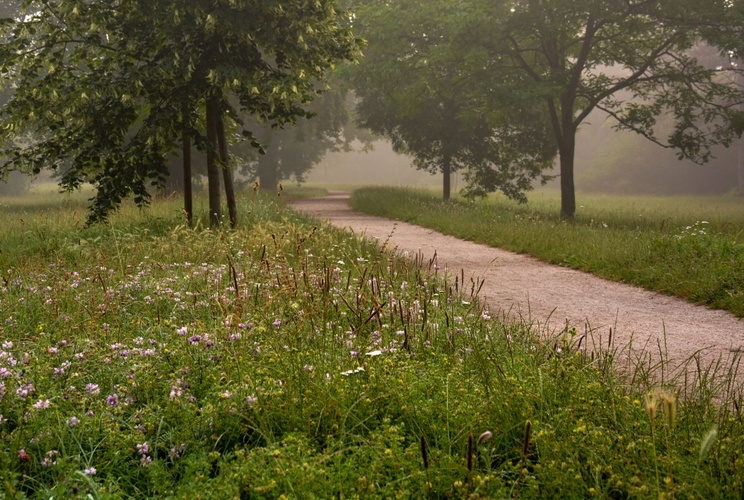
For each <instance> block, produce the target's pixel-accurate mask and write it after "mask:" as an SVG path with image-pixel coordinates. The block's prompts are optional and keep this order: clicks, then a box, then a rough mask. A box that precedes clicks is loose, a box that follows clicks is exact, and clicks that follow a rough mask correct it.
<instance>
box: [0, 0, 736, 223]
mask: <svg viewBox="0 0 744 500" xmlns="http://www.w3.org/2000/svg"><path fill="white" fill-rule="evenodd" d="M743 5H744V0H627V1H623V2H617V1H616V0H470V1H468V2H458V1H454V0H400V1H396V2H388V1H386V0H364V1H362V0H345V2H344V4H343V5H342V6H339V5H337V3H336V2H335V1H328V0H320V1H307V0H286V1H256V0H149V1H145V0H101V1H98V2H89V1H85V0H18V1H15V2H14V1H12V0H5V1H4V2H0V10H1V9H5V10H4V11H1V12H0V15H2V16H3V19H2V20H1V21H0V75H2V79H3V82H4V89H5V96H6V102H5V103H4V105H3V107H2V110H1V111H0V127H2V129H3V137H2V142H1V143H0V157H1V158H2V164H0V175H2V176H7V175H8V174H9V173H10V172H13V171H18V172H26V173H38V172H40V171H41V170H43V169H52V170H55V171H57V172H58V175H59V176H60V184H61V186H62V187H63V188H64V189H76V188H78V187H79V186H81V185H82V184H83V183H91V184H93V185H94V186H95V188H96V195H95V197H94V199H93V200H92V206H91V213H90V218H89V221H90V222H95V221H99V220H103V219H105V218H106V216H107V215H108V214H109V213H110V212H111V211H112V210H115V209H116V207H117V206H118V204H119V203H120V202H121V201H122V200H123V199H124V198H126V197H130V196H131V197H133V198H134V200H135V202H137V203H138V204H141V205H144V204H147V203H148V201H149V199H150V197H151V196H152V192H153V189H163V188H164V187H165V185H166V181H167V179H168V178H172V179H174V180H177V181H178V182H177V183H175V184H174V185H177V186H178V188H179V189H183V191H184V207H185V210H186V213H187V214H188V215H189V217H191V215H192V212H193V207H192V204H191V203H192V202H191V191H192V188H191V179H192V177H193V176H194V172H193V170H192V156H193V155H192V149H196V150H197V151H200V152H201V154H203V155H204V157H205V158H206V171H205V174H206V178H207V189H208V193H209V212H210V213H209V216H210V220H211V222H212V224H215V225H216V224H219V223H220V221H221V219H222V198H221V192H223V191H224V193H225V198H226V200H227V206H228V213H229V218H230V221H231V223H232V224H236V223H237V210H236V206H235V180H234V177H233V176H234V171H235V170H236V169H239V171H240V172H242V173H245V174H246V175H247V176H248V178H256V177H258V178H260V180H261V184H262V185H264V186H266V187H267V188H273V187H274V186H275V185H276V184H277V183H278V182H280V181H281V180H283V179H287V178H291V177H294V178H295V179H297V180H298V181H301V180H302V179H303V178H304V175H305V173H306V172H307V171H308V169H309V168H311V167H312V165H313V164H315V163H317V162H318V161H319V160H320V159H321V158H322V157H323V155H324V154H325V153H326V152H327V151H333V150H341V149H345V148H348V147H349V144H351V142H352V141H353V139H354V138H356V137H360V136H361V133H360V132H359V130H358V129H355V128H354V125H353V124H352V123H351V122H350V114H355V116H356V118H355V123H356V124H357V125H358V126H359V127H362V128H365V129H367V130H369V131H371V132H373V133H376V134H381V135H383V136H385V137H387V138H389V139H390V140H391V142H392V144H393V147H394V149H395V150H396V151H398V152H402V153H406V154H408V155H410V156H412V158H413V163H414V165H415V166H416V167H417V168H420V169H423V170H427V171H430V172H432V173H441V174H442V178H443V182H442V190H443V196H444V198H449V196H450V194H451V184H450V178H451V174H452V173H454V172H457V171H462V172H463V174H464V177H465V179H466V181H467V187H466V189H465V192H466V194H470V195H482V194H486V193H489V192H493V191H501V192H503V193H505V194H506V195H507V196H509V197H512V198H515V199H517V200H521V201H524V200H525V199H526V198H525V192H526V191H527V190H529V189H530V188H531V187H532V185H533V184H534V182H535V181H540V180H541V181H543V182H544V181H547V180H549V179H550V178H551V175H552V173H551V168H552V167H553V165H554V163H555V161H556V159H557V160H558V165H559V170H558V177H559V183H560V186H561V193H562V203H561V215H562V216H564V217H567V218H570V217H573V215H574V213H575V210H576V195H575V180H574V178H575V161H576V150H577V148H576V138H577V132H578V130H579V129H580V128H581V127H582V125H583V124H584V123H585V121H586V119H587V117H588V116H589V115H590V113H592V112H597V111H601V112H602V113H604V114H605V115H606V116H608V117H610V118H611V120H612V123H613V126H614V127H615V128H617V129H623V130H630V131H633V132H635V133H637V134H639V135H640V136H642V137H645V138H646V139H648V140H650V141H651V142H652V143H656V144H658V145H660V146H662V147H665V148H669V149H672V150H674V151H676V154H677V155H678V157H680V158H688V159H691V160H693V161H696V162H700V163H704V162H706V161H709V160H710V159H711V154H712V151H713V148H715V147H717V146H719V145H722V146H729V145H730V144H731V143H732V142H733V141H734V140H736V139H737V138H738V137H739V136H740V135H741V132H742V130H743V129H744V118H742V116H743V115H744V113H743V112H742V109H743V106H742V105H743V101H744V99H743V98H742V95H743V94H742V91H741V90H742V89H741V86H740V85H739V83H740V81H741V80H740V79H739V78H738V77H737V75H738V73H739V72H741V71H742V69H744V68H742V67H741V66H740V65H737V64H736V61H738V60H739V58H740V54H741V53H742V51H744V46H743V45H744V37H743V36H742V26H744V22H743V21H744V6H743ZM342 7H343V8H342ZM363 40H365V41H366V48H364V50H363V57H360V56H361V55H362V48H363V47H364V41H363ZM704 46H707V47H710V48H712V50H713V51H714V53H715V54H716V55H717V56H718V57H722V58H723V60H724V61H725V64H721V65H717V66H715V67H712V66H710V65H706V64H704V61H701V58H700V57H699V54H697V53H696V52H695V51H696V50H698V49H699V48H700V47H704ZM343 62H356V63H357V64H340V63H343ZM337 65H339V68H337V69H340V71H337V72H336V74H335V75H334V77H333V78H334V82H336V83H335V84H334V88H333V91H332V92H329V87H328V82H329V80H330V78H331V73H330V70H331V69H332V68H336V66H337ZM341 82H343V84H342V83H341ZM321 96H323V97H322V98H321ZM306 118H312V119H311V120H306ZM231 144H232V147H230V145H231ZM231 152H232V153H233V155H231V154H230V153H231ZM174 154H175V155H177V156H174ZM235 154H237V155H238V156H239V157H240V158H241V159H242V161H241V162H240V165H236V161H235V157H234V155H235ZM175 157H177V158H178V164H179V165H180V167H181V168H177V167H176V164H175V163H174V161H173V159H174V158H175ZM742 165H744V162H743V163H742ZM743 171H744V168H743ZM221 184H222V186H221Z"/></svg>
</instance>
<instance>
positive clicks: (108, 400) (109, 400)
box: [106, 394, 119, 406]
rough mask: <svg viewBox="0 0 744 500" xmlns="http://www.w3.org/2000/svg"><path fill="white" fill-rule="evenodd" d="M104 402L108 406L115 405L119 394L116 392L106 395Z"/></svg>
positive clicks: (117, 402)
mask: <svg viewBox="0 0 744 500" xmlns="http://www.w3.org/2000/svg"><path fill="white" fill-rule="evenodd" d="M106 403H107V404H109V405H110V406H116V405H118V404H119V396H118V395H116V394H110V395H109V396H107V397H106Z"/></svg>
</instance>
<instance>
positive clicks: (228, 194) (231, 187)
mask: <svg viewBox="0 0 744 500" xmlns="http://www.w3.org/2000/svg"><path fill="white" fill-rule="evenodd" d="M217 142H218V143H219V147H220V163H221V164H222V178H223V180H224V182H225V199H226V200H227V210H228V212H229V213H230V226H231V227H233V228H234V227H236V226H237V225H238V205H237V203H236V202H235V183H234V181H233V171H232V169H231V168H230V157H229V155H228V153H227V138H226V137H225V121H224V119H223V118H222V110H220V112H219V113H218V114H217Z"/></svg>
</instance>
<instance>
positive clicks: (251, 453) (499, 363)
mask: <svg viewBox="0 0 744 500" xmlns="http://www.w3.org/2000/svg"><path fill="white" fill-rule="evenodd" d="M242 206H243V207H244V208H245V209H246V210H248V211H249V213H250V218H251V230H250V231H233V232H216V231H212V230H205V229H202V228H200V225H199V224H197V228H196V229H189V228H187V227H185V226H184V225H182V224H181V222H182V220H181V216H180V215H178V208H177V207H176V206H175V204H173V203H166V202H156V203H153V207H152V211H151V212H149V213H141V214H139V215H137V213H136V211H135V210H134V209H133V208H130V207H127V206H125V207H124V208H123V209H122V213H121V214H118V215H116V216H114V217H112V219H111V223H110V225H108V226H103V225H98V226H95V227H89V228H82V229H81V228H79V226H80V223H81V222H82V217H81V216H80V215H78V216H77V217H75V216H71V215H70V214H69V210H68V208H69V207H65V206H61V207H58V208H54V207H48V206H47V207H44V210H43V211H36V212H34V211H33V210H32V209H27V212H26V213H24V214H23V217H20V216H19V212H18V211H12V210H9V209H7V208H5V207H4V208H3V209H2V211H0V217H2V220H1V221H0V222H2V223H3V225H4V226H5V227H9V228H11V229H12V230H13V234H16V235H17V236H16V237H15V239H13V240H12V241H10V242H9V241H6V240H2V241H0V245H2V247H1V248H0V250H2V253H0V257H1V258H3V259H5V260H2V261H0V262H1V265H0V268H2V269H3V272H2V280H3V281H2V283H0V287H2V294H0V311H2V313H1V315H2V317H1V318H0V319H1V320H2V321H0V329H1V330H0V331H1V334H2V339H3V340H2V343H0V370H2V371H0V384H2V385H0V387H2V389H0V415H2V417H0V438H1V439H0V477H2V482H1V483H0V491H2V495H3V496H8V497H28V498H49V497H51V496H54V497H71V498H85V497H88V496H93V497H98V496H106V497H113V498H119V497H130V498H152V497H166V496H168V497H193V496H194V494H195V492H198V494H199V495H200V496H201V497H202V498H234V497H258V498H334V497H340V496H344V497H384V498H391V497H401V498H421V497H426V496H431V497H437V498H441V497H452V498H504V497H514V496H521V497H523V498H525V497H526V498H545V497H563V498H566V497H579V496H590V495H599V496H611V497H642V498H651V497H654V498H658V497H659V495H660V494H665V495H675V496H694V497H696V496H703V495H707V496H725V497H738V496H741V494H742V491H744V483H743V481H744V474H743V473H742V471H743V470H744V463H742V457H741V447H740V446H739V444H740V443H741V442H742V439H744V425H742V420H741V418H742V416H741V414H740V413H739V410H738V409H739V408H741V407H742V403H743V401H742V399H741V398H742V395H741V391H740V388H739V386H737V385H736V383H735V382H734V379H733V378H732V375H731V374H730V373H727V372H725V371H724V370H721V371H717V372H711V373H708V372H700V373H699V374H698V375H699V376H698V377H697V382H696V383H692V382H690V383H689V385H687V386H686V387H682V386H681V385H682V381H681V380H671V381H669V383H670V384H671V385H670V387H665V388H664V391H661V390H658V391H657V390H654V391H651V389H652V388H653V387H654V385H653V384H654V379H653V370H651V371H649V372H643V371H639V373H640V374H643V373H646V376H641V375H639V374H636V377H635V380H636V382H635V383H634V384H633V385H628V383H627V379H626V378H624V377H623V376H622V375H620V374H618V373H616V372H615V371H614V367H613V361H612V360H613V359H615V358H617V357H619V356H620V355H621V354H622V353H621V352H615V351H611V350H607V349H600V350H598V351H596V352H594V353H593V354H591V353H588V352H584V351H582V350H581V349H577V344H578V340H579V339H578V338H577V335H576V333H575V332H574V331H566V332H561V333H560V335H559V336H558V337H557V338H554V339H547V341H546V339H541V338H540V336H539V335H538V333H537V332H536V331H534V330H532V329H531V328H530V325H525V324H509V323H505V322H503V321H501V320H499V319H498V318H492V317H491V315H490V314H489V313H488V311H485V310H483V309H482V308H480V306H479V305H478V301H477V298H476V297H470V296H468V295H467V294H463V290H462V289H461V285H462V284H461V283H460V282H459V280H457V279H456V277H453V276H447V275H442V274H441V272H440V271H438V270H437V267H436V265H435V263H426V262H423V263H422V262H410V261H406V260H403V259H401V258H400V257H399V256H396V255H393V254H390V253H386V252H382V251H381V250H380V248H379V247H378V246H376V245H373V244H372V243H369V242H366V241H365V240H363V239H362V238H359V237H356V236H353V235H350V234H349V233H344V232H340V231H337V230H333V229H332V228H330V227H329V226H327V225H317V222H316V221H312V220H307V219H305V218H303V217H300V216H299V215H297V214H295V213H293V212H291V211H289V210H287V209H286V208H284V207H283V206H282V205H281V203H280V202H279V201H277V198H276V197H275V196H265V197H264V196H253V195H252V194H251V195H250V197H249V198H247V199H245V200H242ZM20 219H23V220H20ZM42 225H45V226H46V229H45V230H43V231H41V232H34V231H22V230H19V229H22V228H26V227H29V226H42ZM73 236H74V237H75V240H76V241H72V239H71V238H72V237H73ZM68 237H70V239H67V238H68ZM42 239H46V240H52V242H51V243H50V248H51V251H49V250H44V249H43V248H42V246H41V245H40V244H39V241H40V240H42ZM83 241H85V243H83ZM16 246H17V247H25V248H29V249H31V251H30V252H27V253H26V254H24V258H19V255H20V254H19V252H17V251H16V250H15V247H16ZM422 265H423V269H422ZM584 345H586V343H585V344H584ZM677 383H679V384H680V386H675V385H674V384H677ZM727 384H728V385H727ZM724 387H728V389H729V390H728V391H724V390H722V389H720V388H724ZM649 391H651V395H650V396H649V395H648V394H649ZM652 398H656V399H652ZM657 400H658V401H659V403H658V409H657V410H655V411H656V413H654V416H655V417H656V418H650V416H649V412H648V404H649V403H648V402H650V401H657ZM667 400H669V401H673V402H674V405H675V406H674V409H675V411H676V418H675V419H670V418H667V416H666V415H667V414H668V413H669V411H670V410H669V408H671V406H670V405H669V404H668V403H666V402H665V401H667ZM714 401H715V402H716V403H718V404H720V406H716V404H714ZM669 414H670V413H669ZM527 422H529V427H528V431H527V432H526V430H525V429H526V425H527ZM711 429H716V433H715V434H711V432H710V431H711ZM485 431H490V439H486V438H487V435H485V436H484V437H483V438H482V439H479V440H478V441H480V442H475V439H474V438H472V437H469V436H481V434H482V433H484V432H485ZM469 442H470V443H471V444H470V445H469V444H468V443H469ZM422 443H423V444H422ZM469 450H470V451H469ZM657 469H658V471H659V477H660V479H659V480H658V481H657V475H656V474H655V470H657Z"/></svg>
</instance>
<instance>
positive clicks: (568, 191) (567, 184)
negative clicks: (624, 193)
mask: <svg viewBox="0 0 744 500" xmlns="http://www.w3.org/2000/svg"><path fill="white" fill-rule="evenodd" d="M574 102H575V98H574V95H573V93H571V92H567V93H565V94H564V95H563V96H562V97H561V111H560V130H558V131H555V130H554V133H555V137H556V141H557V142H558V157H559V162H560V167H561V218H562V219H573V218H574V215H576V187H575V186H574V158H575V156H576V126H575V125H574V111H573V109H574ZM554 128H555V125H554Z"/></svg>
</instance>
